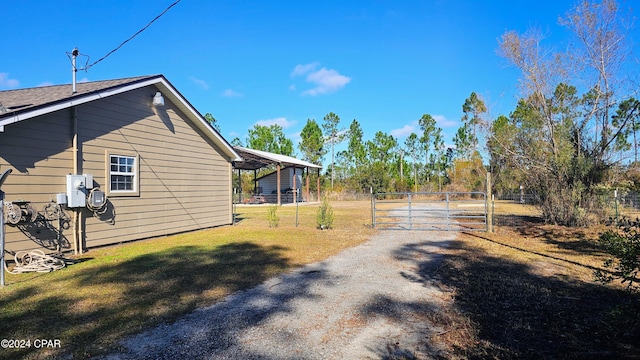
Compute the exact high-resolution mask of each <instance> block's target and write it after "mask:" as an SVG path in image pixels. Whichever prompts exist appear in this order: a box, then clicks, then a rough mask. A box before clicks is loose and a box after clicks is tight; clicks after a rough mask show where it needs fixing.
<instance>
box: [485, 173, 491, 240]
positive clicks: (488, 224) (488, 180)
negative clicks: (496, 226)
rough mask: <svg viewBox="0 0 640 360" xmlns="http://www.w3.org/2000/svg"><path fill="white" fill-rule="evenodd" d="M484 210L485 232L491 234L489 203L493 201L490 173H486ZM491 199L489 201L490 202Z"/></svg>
mask: <svg viewBox="0 0 640 360" xmlns="http://www.w3.org/2000/svg"><path fill="white" fill-rule="evenodd" d="M485 196H486V197H485V202H486V204H485V209H487V211H486V214H487V232H493V206H489V201H493V194H491V173H490V172H488V171H487V194H486V195H485ZM490 199H491V200H490Z"/></svg>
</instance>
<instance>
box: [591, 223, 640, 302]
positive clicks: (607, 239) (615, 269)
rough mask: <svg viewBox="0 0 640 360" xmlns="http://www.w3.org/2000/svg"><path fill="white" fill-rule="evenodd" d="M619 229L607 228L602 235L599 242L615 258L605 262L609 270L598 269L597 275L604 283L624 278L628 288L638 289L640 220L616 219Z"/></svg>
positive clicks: (630, 289) (623, 280)
mask: <svg viewBox="0 0 640 360" xmlns="http://www.w3.org/2000/svg"><path fill="white" fill-rule="evenodd" d="M615 226H616V227H617V228H618V229H617V231H614V230H607V231H606V232H605V233H603V234H602V235H600V239H599V242H600V244H601V245H602V246H603V247H604V250H605V251H606V252H607V253H608V254H609V255H612V256H613V258H611V259H607V260H605V262H604V267H605V268H606V269H611V271H609V272H604V271H601V270H597V271H596V272H595V276H596V278H597V279H598V280H600V281H601V282H603V283H608V282H611V281H613V280H615V279H622V283H623V284H624V283H626V286H627V290H629V291H632V292H633V291H637V290H638V289H639V288H640V284H639V283H640V278H638V272H639V270H640V220H639V219H636V220H630V219H626V218H623V219H620V220H616V221H615Z"/></svg>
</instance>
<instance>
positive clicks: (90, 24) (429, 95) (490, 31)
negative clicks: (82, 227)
mask: <svg viewBox="0 0 640 360" xmlns="http://www.w3.org/2000/svg"><path fill="white" fill-rule="evenodd" d="M174 1H175V0H154V1H146V0H144V1H143V0H141V1H129V0H127V1H116V0H113V1H65V0H62V1H29V0H21V1H11V2H5V3H4V4H3V6H2V12H3V20H2V24H1V25H0V34H1V35H2V36H1V38H2V42H3V44H2V47H1V49H2V50H0V51H1V54H2V57H1V59H2V60H1V61H0V89H3V90H4V89H12V88H24V87H34V86H42V85H47V84H64V83H70V82H71V70H70V69H71V64H70V60H69V58H68V56H67V54H66V53H67V52H70V51H71V50H72V49H73V48H74V47H77V48H78V49H79V51H80V53H81V54H84V55H88V56H89V59H88V63H92V62H94V61H96V60H98V59H99V58H101V57H102V56H104V55H105V54H107V53H108V52H109V51H111V50H112V49H114V48H115V47H116V46H118V45H119V44H120V43H121V42H122V41H124V40H126V39H127V38H129V37H130V36H131V35H133V34H134V33H135V32H137V31H138V30H140V29H141V28H142V27H143V26H144V25H146V24H147V23H148V22H149V21H151V19H153V18H154V17H156V16H157V15H158V14H160V13H161V12H162V11H163V10H164V9H165V8H166V7H167V6H169V5H170V4H172V3H173V2H174ZM573 4H574V2H573V1H517V0H510V1H507V0H499V1H471V0H466V1H465V0H433V1H431V0H422V1H401V0H398V1H373V0H371V1H333V0H329V1H277V0H274V1H241V0H239V1H196V0H182V1H181V2H179V3H178V4H177V5H176V6H174V7H173V8H171V9H170V10H169V11H168V12H167V13H166V14H164V15H163V16H162V17H161V18H160V19H158V20H157V21H156V22H155V23H153V24H152V25H151V26H150V27H149V28H148V29H146V30H145V31H144V32H142V33H141V34H139V35H138V36H137V37H135V38H134V39H133V40H131V41H130V42H128V43H127V44H125V45H124V46H123V47H122V48H120V49H119V50H118V51H116V52H115V53H113V54H112V55H110V56H109V57H107V58H106V59H105V60H103V61H101V62H99V63H98V64H96V65H95V66H93V67H91V68H90V69H89V70H88V71H79V72H78V79H81V80H88V81H95V80H106V79H115V78H123V77H130V76H139V75H151V74H163V75H165V76H166V77H167V79H168V80H169V81H170V82H171V83H173V84H174V85H175V86H176V88H177V89H178V90H179V91H180V92H181V93H182V94H183V95H184V96H185V97H186V98H187V99H188V100H189V101H190V102H191V103H192V104H193V105H194V106H195V107H196V108H197V109H198V110H199V111H200V112H201V113H202V114H205V113H208V112H209V113H212V114H213V115H214V116H215V117H216V118H217V119H218V122H219V124H220V126H221V129H222V134H223V135H224V136H225V137H226V138H227V139H228V140H229V141H230V140H231V139H233V138H234V137H236V136H237V137H239V138H240V139H242V140H243V141H244V140H245V138H246V135H247V130H248V129H249V128H251V127H253V125H254V124H256V123H259V124H267V125H268V124H271V123H278V124H280V125H281V126H283V128H284V131H285V134H286V135H287V136H288V137H290V138H292V139H293V140H294V141H295V142H296V143H297V141H298V139H299V133H300V131H301V129H302V127H303V126H304V124H305V123H306V120H307V119H308V118H313V119H316V120H317V121H318V122H319V123H321V121H322V118H323V117H324V116H325V115H326V114H327V113H329V112H334V113H336V114H337V115H339V116H340V118H341V120H342V122H341V125H342V126H343V127H348V126H349V124H350V123H351V121H352V120H353V119H357V120H358V121H359V122H360V123H361V124H362V126H363V129H364V137H365V140H366V139H371V138H373V136H374V134H375V132H376V131H383V132H386V133H390V134H392V135H394V136H395V137H397V138H398V140H399V141H400V142H403V141H404V138H405V137H406V136H407V135H408V134H409V133H410V132H411V131H412V130H413V131H416V132H418V131H419V129H418V128H417V120H418V119H419V118H420V117H421V116H422V114H425V113H428V114H431V115H432V116H433V117H434V118H435V119H436V120H437V121H438V125H439V126H440V127H442V128H443V130H444V136H445V142H446V143H447V144H451V143H452V140H451V139H452V137H453V135H454V133H455V131H456V129H457V128H458V126H459V119H460V117H461V115H462V104H463V103H464V100H465V99H466V98H467V97H468V96H469V95H470V94H471V92H472V91H475V92H476V93H477V94H479V95H481V96H482V97H483V99H484V100H485V102H486V104H487V106H488V108H489V114H488V115H487V116H488V117H489V118H495V117H497V116H498V115H500V114H505V115H506V114H508V113H509V111H510V110H512V109H513V106H514V104H515V102H516V99H517V96H518V91H517V82H518V77H519V73H518V71H517V70H516V69H514V68H511V67H507V66H506V62H505V60H504V59H502V58H500V57H499V56H498V55H497V54H496V49H497V47H498V39H499V38H500V36H501V35H502V34H503V33H504V32H505V31H507V30H516V31H518V32H524V31H525V30H527V29H528V28H530V27H532V26H537V27H540V28H541V29H542V30H543V31H544V32H545V33H546V34H547V35H548V40H547V41H548V43H549V44H550V45H552V46H557V47H558V48H562V47H563V46H566V40H567V39H566V33H565V30H564V29H563V28H562V27H560V26H559V25H558V21H557V20H558V16H561V15H564V14H565V13H566V12H567V11H569V9H570V7H571V6H572V5H573ZM636 33H637V30H636ZM636 38H638V37H637V36H636ZM86 61H87V59H86V58H83V57H80V58H79V61H78V65H79V66H82V65H84V63H85V62H86ZM296 150H297V149H296ZM298 152H299V151H298Z"/></svg>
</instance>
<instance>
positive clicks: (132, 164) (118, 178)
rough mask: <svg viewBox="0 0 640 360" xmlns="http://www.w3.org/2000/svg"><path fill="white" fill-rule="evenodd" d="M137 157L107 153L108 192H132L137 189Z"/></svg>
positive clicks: (135, 191)
mask: <svg viewBox="0 0 640 360" xmlns="http://www.w3.org/2000/svg"><path fill="white" fill-rule="evenodd" d="M137 162H138V161H137V157H135V156H126V155H113V154H110V155H109V192H110V193H112V194H113V193H116V194H134V193H137V191H138V186H137V183H138V176H137V174H138V171H137V167H138V163H137Z"/></svg>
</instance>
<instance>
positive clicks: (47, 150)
mask: <svg viewBox="0 0 640 360" xmlns="http://www.w3.org/2000/svg"><path fill="white" fill-rule="evenodd" d="M71 124H72V122H71V117H70V112H69V110H60V111H56V112H53V113H50V114H47V115H43V116H40V117H38V118H37V119H32V121H23V122H19V123H16V124H12V125H11V126H6V127H5V131H4V132H3V133H0V171H4V170H6V169H7V168H10V169H12V170H13V172H12V173H11V175H9V177H8V178H7V181H6V182H5V184H4V185H3V186H2V191H4V192H5V201H16V200H27V201H31V204H32V205H33V206H35V207H36V208H37V209H38V210H39V211H42V209H43V207H44V206H45V205H46V204H47V203H48V202H49V201H50V200H51V199H55V194H56V193H60V192H64V191H65V186H66V185H65V182H66V180H65V175H67V174H69V173H70V172H71V169H72V165H73V152H72V147H71V133H72V129H73V128H72V126H71ZM57 225H58V224H57V223H55V224H54V223H50V222H45V221H38V222H37V223H36V224H29V225H28V226H20V227H17V226H9V225H7V226H5V241H6V246H5V248H6V249H7V250H11V251H18V250H27V249H35V248H40V246H41V245H42V244H49V243H50V242H51V241H52V238H53V240H55V238H56V236H55V230H54V229H51V228H50V226H54V227H57ZM63 234H64V235H69V239H67V242H68V243H71V241H72V240H71V235H70V232H66V233H63Z"/></svg>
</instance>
